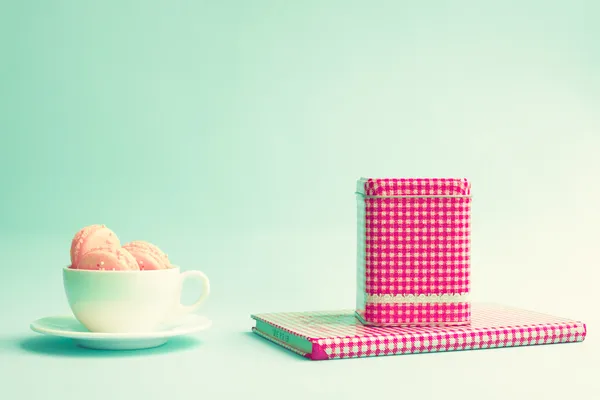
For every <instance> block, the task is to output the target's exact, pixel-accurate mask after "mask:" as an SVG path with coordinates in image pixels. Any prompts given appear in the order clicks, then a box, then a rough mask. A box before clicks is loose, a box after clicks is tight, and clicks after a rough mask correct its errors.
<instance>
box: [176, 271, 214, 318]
mask: <svg viewBox="0 0 600 400" xmlns="http://www.w3.org/2000/svg"><path fill="white" fill-rule="evenodd" d="M179 279H180V284H181V289H183V282H184V281H185V280H186V279H196V280H199V281H201V282H202V294H201V295H200V297H199V298H198V300H196V302H195V303H194V304H191V305H189V306H186V305H184V304H181V300H180V301H179V307H178V313H177V314H178V315H180V316H182V315H186V314H189V313H191V312H194V311H196V309H198V307H200V305H201V304H202V303H204V300H206V298H207V297H208V295H209V294H210V282H209V280H208V277H207V276H206V275H204V273H203V272H200V271H186V272H182V273H181V275H180V277H179Z"/></svg>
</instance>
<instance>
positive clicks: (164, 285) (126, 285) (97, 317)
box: [63, 267, 210, 333]
mask: <svg viewBox="0 0 600 400" xmlns="http://www.w3.org/2000/svg"><path fill="white" fill-rule="evenodd" d="M188 278H193V279H197V280H199V281H201V282H202V287H203V289H202V293H201V295H200V298H199V299H198V300H197V301H196V302H195V303H194V304H192V305H183V304H181V291H182V288H183V282H184V280H186V279H188ZM63 284H64V288H65V293H66V295H67V300H68V302H69V305H70V307H71V310H72V311H73V314H74V315H75V318H77V320H78V321H79V322H81V324H82V325H83V326H85V327H86V328H87V329H88V330H89V331H91V332H104V333H131V332H149V331H153V330H156V329H157V328H158V327H159V326H160V325H161V324H164V323H168V322H169V321H172V320H174V319H176V318H177V317H181V316H183V315H185V314H189V313H191V312H193V311H195V310H196V309H198V307H200V305H201V304H202V303H203V302H204V300H206V298H207V297H208V295H209V293H210V283H209V280H208V278H207V277H206V275H204V273H202V272H200V271H186V272H183V273H182V272H181V271H180V269H179V267H175V268H171V269H165V270H156V271H91V270H77V269H69V268H64V269H63Z"/></svg>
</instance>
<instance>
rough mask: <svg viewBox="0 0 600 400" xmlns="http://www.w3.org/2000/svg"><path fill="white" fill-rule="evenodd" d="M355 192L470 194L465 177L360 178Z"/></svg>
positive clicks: (414, 194)
mask: <svg viewBox="0 0 600 400" xmlns="http://www.w3.org/2000/svg"><path fill="white" fill-rule="evenodd" d="M356 192H357V193H359V194H362V195H365V196H383V197H386V196H470V195H471V183H470V182H469V181H468V180H467V179H466V178H360V179H359V180H358V181H357V183H356Z"/></svg>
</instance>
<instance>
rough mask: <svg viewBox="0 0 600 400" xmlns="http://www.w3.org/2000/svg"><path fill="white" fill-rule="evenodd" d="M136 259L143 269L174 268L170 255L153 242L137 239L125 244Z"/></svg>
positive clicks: (124, 246) (124, 247)
mask: <svg viewBox="0 0 600 400" xmlns="http://www.w3.org/2000/svg"><path fill="white" fill-rule="evenodd" d="M123 249H125V250H127V251H128V252H130V253H131V254H132V255H133V257H134V258H135V259H136V261H137V263H138V265H139V266H140V270H141V271H149V270H157V269H169V268H173V266H172V265H171V262H170V261H169V257H168V256H167V255H166V254H165V253H164V252H163V251H162V250H160V249H159V248H158V247H156V246H155V245H153V244H152V243H148V242H144V241H142V240H135V241H133V242H129V243H126V244H124V245H123Z"/></svg>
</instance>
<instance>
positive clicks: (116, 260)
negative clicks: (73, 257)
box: [71, 248, 140, 271]
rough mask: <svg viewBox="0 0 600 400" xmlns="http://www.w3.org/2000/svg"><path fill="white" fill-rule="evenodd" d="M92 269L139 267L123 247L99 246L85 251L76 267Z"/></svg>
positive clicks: (118, 269)
mask: <svg viewBox="0 0 600 400" xmlns="http://www.w3.org/2000/svg"><path fill="white" fill-rule="evenodd" d="M71 268H73V269H85V270H93V271H139V270H140V267H139V266H138V263H137V262H136V260H135V258H134V257H133V255H131V253H129V252H128V251H127V250H125V249H123V248H108V249H107V248H99V249H92V250H90V251H88V252H87V253H85V254H84V255H83V256H82V257H81V259H80V260H79V263H77V265H76V267H71Z"/></svg>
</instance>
